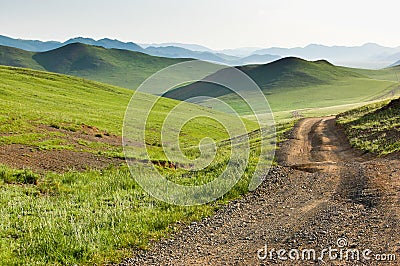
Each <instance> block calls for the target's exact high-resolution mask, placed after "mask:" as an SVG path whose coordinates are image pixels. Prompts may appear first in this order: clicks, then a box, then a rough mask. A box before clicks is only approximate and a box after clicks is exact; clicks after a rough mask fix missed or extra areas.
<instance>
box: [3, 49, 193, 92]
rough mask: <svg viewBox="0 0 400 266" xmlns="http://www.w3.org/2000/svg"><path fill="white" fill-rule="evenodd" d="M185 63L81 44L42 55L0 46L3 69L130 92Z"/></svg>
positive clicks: (178, 60)
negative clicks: (66, 77) (63, 77)
mask: <svg viewBox="0 0 400 266" xmlns="http://www.w3.org/2000/svg"><path fill="white" fill-rule="evenodd" d="M186 60H187V59H171V58H162V57H155V56H150V55H147V54H143V53H140V52H132V51H127V50H119V49H105V48H103V47H98V46H90V45H85V44H81V43H72V44H68V45H66V46H63V47H61V48H58V49H55V50H51V51H48V52H41V53H32V52H27V51H24V50H20V49H17V48H11V47H7V46H0V64H1V65H7V66H16V67H25V68H31V69H35V70H46V71H51V72H56V73H61V74H67V75H74V76H78V77H84V78H87V79H91V80H96V81H100V82H105V83H108V84H113V85H116V86H121V87H125V88H130V89H136V88H137V87H138V86H139V85H140V84H141V83H142V82H143V81H144V80H145V79H146V78H148V77H149V76H150V75H152V74H154V73H155V72H157V71H158V70H160V69H163V68H164V67H167V66H169V65H172V64H176V63H179V62H183V61H186Z"/></svg>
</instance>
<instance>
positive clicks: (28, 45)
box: [0, 35, 62, 52]
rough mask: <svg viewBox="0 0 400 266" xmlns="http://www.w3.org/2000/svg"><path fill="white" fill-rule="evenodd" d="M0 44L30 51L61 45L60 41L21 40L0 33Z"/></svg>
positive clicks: (51, 48) (49, 48)
mask: <svg viewBox="0 0 400 266" xmlns="http://www.w3.org/2000/svg"><path fill="white" fill-rule="evenodd" d="M0 45H3V46H9V47H14V48H19V49H23V50H26V51H31V52H43V51H49V50H53V49H56V48H58V47H60V46H62V44H61V43H60V42H55V41H49V42H42V41H34V40H21V39H13V38H10V37H6V36H2V35H0Z"/></svg>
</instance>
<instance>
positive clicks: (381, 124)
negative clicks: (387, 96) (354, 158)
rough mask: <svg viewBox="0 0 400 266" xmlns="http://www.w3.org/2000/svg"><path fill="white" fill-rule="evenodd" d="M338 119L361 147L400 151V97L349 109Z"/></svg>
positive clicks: (372, 150)
mask: <svg viewBox="0 0 400 266" xmlns="http://www.w3.org/2000/svg"><path fill="white" fill-rule="evenodd" d="M338 122H339V123H340V124H342V125H343V126H344V127H345V129H346V133H347V135H348V136H349V139H350V143H351V144H352V145H353V146H354V147H356V148H358V149H361V150H364V151H366V152H372V153H375V154H378V155H384V154H390V153H393V152H399V151H400V99H394V100H388V101H383V102H378V103H374V104H370V105H366V106H363V107H360V108H356V109H352V110H349V111H347V112H344V113H341V114H339V115H338Z"/></svg>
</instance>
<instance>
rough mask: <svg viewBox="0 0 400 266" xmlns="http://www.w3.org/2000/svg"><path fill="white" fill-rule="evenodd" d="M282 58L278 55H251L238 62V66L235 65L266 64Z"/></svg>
mask: <svg viewBox="0 0 400 266" xmlns="http://www.w3.org/2000/svg"><path fill="white" fill-rule="evenodd" d="M281 58H282V57H281V56H279V55H270V54H264V55H259V54H253V55H249V56H247V57H244V58H242V59H240V60H238V64H236V65H250V64H266V63H271V62H273V61H276V60H278V59H281Z"/></svg>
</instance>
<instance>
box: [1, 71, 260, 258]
mask: <svg viewBox="0 0 400 266" xmlns="http://www.w3.org/2000/svg"><path fill="white" fill-rule="evenodd" d="M0 80H1V83H0V92H1V93H0V121H1V126H0V140H1V141H0V145H5V144H10V143H23V144H26V145H32V146H33V147H34V148H36V146H35V145H40V141H41V138H42V137H48V136H41V135H39V136H38V135H37V134H36V130H37V127H38V126H39V125H42V124H45V125H55V126H56V127H63V128H66V129H69V130H74V128H76V127H79V126H80V125H81V124H87V125H91V126H96V127H98V128H100V129H102V130H104V131H106V132H110V133H112V134H117V135H118V134H120V132H121V127H122V119H123V115H124V111H125V108H126V105H127V103H128V101H129V99H130V97H131V95H132V93H133V92H132V91H131V90H128V89H122V88H118V87H113V86H111V85H104V84H101V83H97V82H92V81H88V80H83V79H81V78H75V77H69V76H63V75H59V74H51V73H46V72H38V71H32V70H27V69H20V68H10V67H0ZM141 97H142V98H143V101H150V100H151V99H153V98H154V96H151V95H145V94H142V95H141ZM177 103H178V102H177V101H174V100H169V99H161V102H160V108H158V107H156V108H155V110H154V112H155V115H153V116H152V117H151V118H150V121H149V124H150V127H155V128H156V127H157V126H159V124H160V122H161V121H159V120H158V119H162V117H163V115H165V113H166V112H167V111H168V110H170V109H172V108H173V107H174V106H176V104H177ZM186 106H187V108H186ZM184 107H185V108H186V109H185V108H184V110H186V112H189V110H191V112H195V113H201V112H203V113H207V112H208V113H209V114H211V113H215V111H213V110H210V109H207V108H202V107H199V106H196V105H190V104H186V105H184ZM157 108H158V109H157ZM141 111H142V110H141V109H140V107H139V106H138V107H137V110H136V112H141ZM160 114H163V115H161V116H160ZM176 115H177V116H179V115H180V114H179V113H177V114H176ZM220 115H221V114H220ZM160 117H161V118H160ZM225 118H227V119H228V121H229V119H230V118H229V116H226V115H225ZM208 122H209V121H205V120H204V118H203V119H198V120H197V119H194V120H192V121H191V122H190V123H188V124H187V125H186V126H185V127H184V128H183V134H181V141H182V143H183V146H184V147H183V148H185V147H187V148H188V149H190V148H191V147H190V146H192V145H196V144H197V143H198V141H199V140H200V139H202V138H204V137H205V136H207V137H211V138H213V139H215V140H216V141H217V142H218V141H221V140H223V139H225V138H226V137H227V135H226V134H225V133H224V130H223V128H222V126H221V125H218V124H217V125H216V124H215V123H214V124H213V123H208ZM208 125H211V127H212V128H208ZM246 125H247V127H248V128H249V129H250V130H252V129H256V128H257V126H256V125H255V124H254V123H250V122H246ZM157 131H158V130H156V131H149V132H148V133H149V136H150V138H152V139H154V140H156V142H157V140H158V139H159V136H158V135H159V134H157ZM221 132H222V133H221ZM34 143H36V144H34ZM252 143H253V144H257V139H255V140H254V141H253V142H252ZM158 146H159V145H158V143H154V147H153V149H160V147H158ZM254 149H255V150H254V151H253V154H254V153H255V154H256V153H257V151H256V150H257V145H255V147H254ZM189 151H190V150H189ZM228 152H229V150H227V149H226V148H223V149H222V150H221V152H219V153H218V154H219V156H217V157H216V158H217V159H216V161H215V162H213V163H212V164H211V166H210V167H208V168H206V169H204V170H202V171H198V172H197V173H196V175H193V176H191V177H187V176H185V174H186V171H184V170H176V171H174V170H169V169H161V170H162V171H165V174H167V175H168V176H169V178H170V179H171V180H174V181H179V182H181V183H185V184H194V183H196V182H197V183H198V182H207V181H209V180H212V179H213V178H215V175H216V174H217V173H219V172H220V171H221V170H223V168H224V165H225V163H226V162H227V157H226V153H228ZM156 155H158V153H156ZM256 163H257V161H252V163H250V164H249V167H248V169H247V171H246V175H245V176H244V178H243V179H242V180H241V181H240V182H239V183H238V184H237V185H236V186H235V188H234V189H233V190H232V191H231V192H230V193H229V194H227V195H226V196H224V198H223V199H221V200H220V201H218V202H217V203H214V204H210V205H203V206H195V207H177V206H172V205H169V204H166V203H163V202H160V201H157V200H155V199H154V198H151V197H149V196H148V195H147V194H146V193H145V192H144V191H143V190H142V189H141V188H140V187H139V186H138V185H137V183H136V182H135V181H134V179H133V178H132V176H131V174H130V172H129V170H128V168H127V167H126V166H120V167H111V168H109V169H105V170H102V171H90V170H89V171H87V172H67V173H65V174H57V173H47V174H40V175H39V174H36V173H33V172H31V171H29V170H13V169H10V168H8V167H5V166H0V190H1V193H0V206H1V208H0V216H1V217H2V219H1V220H0V228H1V231H0V264H1V265H10V264H19V265H21V264H23V265H27V264H37V265H49V264H50V265H51V264H55V265H66V264H80V265H82V264H91V265H93V264H94V263H97V264H103V263H104V262H107V261H118V259H119V258H121V257H123V256H128V255H129V254H131V252H132V249H135V248H145V247H146V246H147V245H148V242H149V241H150V239H155V238H158V237H160V236H162V235H165V234H166V233H167V232H171V231H172V230H173V227H171V226H170V225H171V224H172V223H174V222H176V221H182V222H189V221H193V220H196V219H200V218H201V217H204V216H206V215H209V214H211V213H212V211H213V210H214V209H215V208H216V207H217V206H218V205H219V204H220V203H222V202H224V201H226V200H229V199H232V198H235V197H237V196H239V195H240V194H243V193H245V192H246V191H247V179H248V178H249V176H250V175H251V171H253V169H254V167H255V164H256ZM138 174H139V173H138ZM32 180H35V181H37V182H31V181H32ZM32 183H35V184H32Z"/></svg>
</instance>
